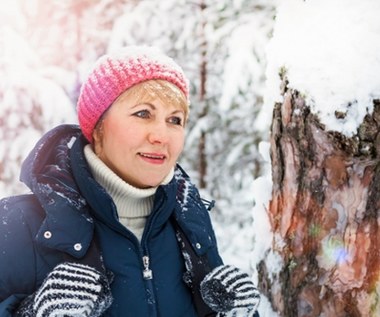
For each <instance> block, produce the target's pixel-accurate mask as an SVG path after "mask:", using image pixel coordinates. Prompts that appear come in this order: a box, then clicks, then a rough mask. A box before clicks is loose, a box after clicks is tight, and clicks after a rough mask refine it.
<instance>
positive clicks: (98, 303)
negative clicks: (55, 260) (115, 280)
mask: <svg viewBox="0 0 380 317" xmlns="http://www.w3.org/2000/svg"><path fill="white" fill-rule="evenodd" d="M111 303H112V295H111V290H110V287H109V282H108V280H107V278H106V276H105V275H104V274H102V273H100V272H98V271H97V270H96V269H94V268H92V267H90V266H87V265H83V264H78V263H69V262H65V263H62V264H59V265H57V266H56V267H55V268H54V270H53V271H52V272H50V273H49V275H48V276H47V277H46V279H45V281H44V282H43V283H42V285H41V287H40V288H39V289H38V290H37V292H36V293H34V294H33V295H31V296H29V297H28V298H26V299H25V300H24V301H23V302H22V303H21V305H20V307H19V309H18V311H17V313H16V316H17V317H32V316H33V317H58V316H65V317H84V316H86V317H99V316H100V315H101V314H102V313H103V312H104V311H105V310H106V309H107V308H108V307H109V306H110V305H111Z"/></svg>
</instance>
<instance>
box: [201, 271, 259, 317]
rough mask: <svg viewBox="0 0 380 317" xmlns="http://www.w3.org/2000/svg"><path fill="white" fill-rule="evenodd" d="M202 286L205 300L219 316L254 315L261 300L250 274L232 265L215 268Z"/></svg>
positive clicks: (245, 316)
mask: <svg viewBox="0 0 380 317" xmlns="http://www.w3.org/2000/svg"><path fill="white" fill-rule="evenodd" d="M200 288H201V295H202V298H203V300H204V302H205V303H206V304H207V305H208V306H209V307H210V308H211V309H212V310H214V311H216V312H218V315H217V316H218V317H238V316H244V317H252V316H253V315H254V314H255V312H256V309H257V306H258V305H259V302H260V293H259V291H258V290H257V288H256V287H255V286H254V284H253V282H252V281H251V278H250V277H249V276H248V274H247V273H245V272H243V271H241V270H240V269H238V268H236V267H233V266H231V265H221V266H219V267H216V268H215V269H213V270H212V271H211V272H210V273H209V274H207V275H206V276H205V278H204V279H203V281H202V282H201V285H200Z"/></svg>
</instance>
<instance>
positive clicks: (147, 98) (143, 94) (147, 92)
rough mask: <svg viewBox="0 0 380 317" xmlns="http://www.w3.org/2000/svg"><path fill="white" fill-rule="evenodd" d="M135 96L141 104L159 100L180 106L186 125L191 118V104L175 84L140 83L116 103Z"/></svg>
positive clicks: (163, 81)
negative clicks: (189, 117)
mask: <svg viewBox="0 0 380 317" xmlns="http://www.w3.org/2000/svg"><path fill="white" fill-rule="evenodd" d="M131 96H133V97H134V98H136V99H137V101H138V102H139V103H140V102H141V103H144V102H152V101H153V100H154V99H156V98H159V99H160V100H161V101H162V102H163V103H164V104H170V105H175V106H176V107H177V106H178V108H179V109H181V110H183V111H184V114H185V118H184V124H186V122H187V119H188V116H189V104H188V101H187V99H186V96H185V94H184V93H183V92H182V91H181V90H180V89H179V88H178V87H177V86H176V85H174V84H172V83H171V82H169V81H167V80H162V79H152V80H147V81H143V82H141V83H138V84H136V85H134V86H132V87H131V88H129V89H128V90H126V91H125V93H123V94H122V95H120V96H119V97H118V98H117V99H116V100H115V101H114V102H116V101H118V100H120V99H124V98H127V97H131Z"/></svg>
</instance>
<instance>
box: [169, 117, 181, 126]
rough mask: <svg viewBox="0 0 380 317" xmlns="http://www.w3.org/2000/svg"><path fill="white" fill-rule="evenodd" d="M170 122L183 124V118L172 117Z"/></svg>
mask: <svg viewBox="0 0 380 317" xmlns="http://www.w3.org/2000/svg"><path fill="white" fill-rule="evenodd" d="M169 122H170V123H172V124H175V125H182V118H180V117H170V118H169Z"/></svg>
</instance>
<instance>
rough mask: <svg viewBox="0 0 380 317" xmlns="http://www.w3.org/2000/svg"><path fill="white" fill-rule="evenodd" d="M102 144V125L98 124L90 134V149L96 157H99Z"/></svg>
mask: <svg viewBox="0 0 380 317" xmlns="http://www.w3.org/2000/svg"><path fill="white" fill-rule="evenodd" d="M102 144H103V123H102V122H99V123H98V124H97V125H96V126H95V129H94V131H93V132H92V147H93V150H94V153H95V154H96V155H97V156H100V154H101V152H102V148H103V146H102Z"/></svg>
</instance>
